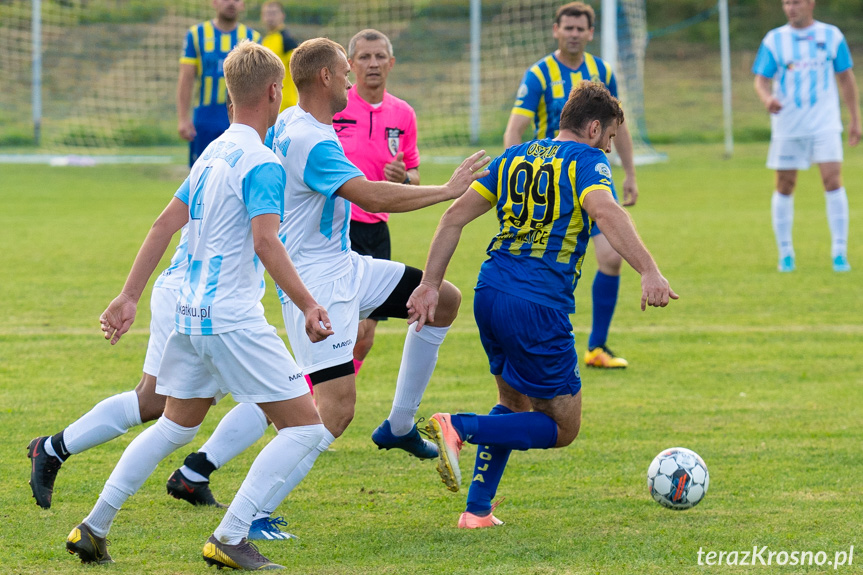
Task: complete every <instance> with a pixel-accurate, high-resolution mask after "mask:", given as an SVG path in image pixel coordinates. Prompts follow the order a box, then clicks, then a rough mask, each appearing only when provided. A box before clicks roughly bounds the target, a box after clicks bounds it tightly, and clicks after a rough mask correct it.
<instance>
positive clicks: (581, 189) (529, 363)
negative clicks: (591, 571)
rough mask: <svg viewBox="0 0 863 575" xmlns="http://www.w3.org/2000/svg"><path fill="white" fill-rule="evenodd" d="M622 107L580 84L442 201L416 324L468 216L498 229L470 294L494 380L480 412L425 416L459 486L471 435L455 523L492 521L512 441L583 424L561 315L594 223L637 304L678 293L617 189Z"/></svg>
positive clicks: (571, 302)
mask: <svg viewBox="0 0 863 575" xmlns="http://www.w3.org/2000/svg"><path fill="white" fill-rule="evenodd" d="M622 122H623V110H622V109H621V108H620V105H619V103H618V101H617V99H616V98H614V97H613V96H612V95H611V94H610V93H609V91H608V89H607V88H606V87H605V86H603V85H602V84H600V83H597V82H582V83H580V84H579V85H578V86H576V88H575V89H574V90H573V91H572V93H571V95H570V97H569V100H568V101H567V103H566V105H565V106H564V108H563V112H562V115H561V119H560V132H559V134H558V136H557V138H555V139H551V138H545V139H541V140H536V141H533V142H528V143H525V144H520V145H518V146H514V147H512V148H509V149H508V150H507V151H506V152H504V154H503V155H502V156H500V157H498V158H497V159H495V160H494V161H493V162H492V163H491V164H490V166H489V170H490V174H489V175H488V176H486V177H484V178H480V179H479V180H477V181H476V182H474V183H473V184H472V185H471V189H470V190H468V191H467V193H465V195H464V196H462V197H461V198H459V199H458V200H456V202H455V203H454V204H453V205H452V206H451V207H450V208H449V209H448V210H447V211H446V213H445V214H444V216H443V218H442V219H441V221H440V224H439V225H438V229H437V231H436V232H435V236H434V240H433V241H432V245H431V248H430V250H429V255H428V260H427V261H426V267H425V272H424V273H423V278H422V282H421V283H420V285H419V287H417V288H416V289H415V290H414V292H413V294H412V295H411V297H410V299H409V300H408V314H409V315H408V321H409V322H417V324H418V328H420V329H421V328H422V325H423V324H424V323H425V322H426V321H427V320H430V319H433V318H434V315H435V308H436V305H437V295H438V289H439V286H440V285H441V282H442V281H443V276H444V271H445V270H446V267H447V264H448V263H449V261H450V259H451V257H452V254H453V253H454V251H455V248H456V246H457V245H458V241H459V238H460V237H461V232H462V229H463V228H464V226H465V225H466V224H468V223H469V222H470V221H472V220H474V219H476V218H478V217H479V216H480V215H482V214H484V213H485V212H487V211H488V210H490V209H494V211H495V214H496V215H497V219H498V221H499V222H500V231H499V232H498V233H497V235H496V236H495V237H494V238H493V239H492V241H491V243H490V244H489V247H488V249H487V253H488V256H489V257H488V259H487V260H486V261H485V262H484V263H483V264H482V268H481V269H480V272H479V280H478V282H477V286H476V293H475V296H474V316H475V318H476V322H477V327H478V328H479V334H480V340H481V341H482V345H483V348H484V349H485V352H486V354H487V355H488V359H489V365H490V367H491V373H492V375H494V377H495V380H496V381H497V387H498V394H499V396H498V397H499V401H498V404H497V405H495V406H494V408H492V410H491V413H490V414H489V415H476V414H472V413H471V414H448V413H436V414H435V415H433V416H432V417H431V419H430V421H429V424H428V426H427V428H426V429H427V431H428V432H429V436H430V437H431V438H433V439H434V440H435V441H436V442H437V444H438V447H439V451H440V462H439V463H438V471H439V472H440V474H441V478H442V479H443V480H444V483H446V485H447V487H448V488H449V489H450V490H451V491H458V489H459V485H460V483H461V474H460V472H459V466H458V453H459V450H460V449H461V446H462V444H463V442H465V441H467V442H469V443H473V444H476V445H477V446H479V447H478V449H477V458H476V466H475V468H474V475H473V480H472V482H471V486H470V491H469V492H468V499H467V509H466V510H465V512H464V513H462V515H461V518H460V519H459V522H458V526H459V527H462V528H476V527H492V526H495V525H500V524H501V523H502V522H501V521H500V520H499V519H497V518H496V517H494V515H493V514H492V510H493V508H494V506H493V505H492V499H493V498H494V496H495V493H496V491H497V486H498V484H499V482H500V479H501V477H502V475H503V471H504V468H505V466H506V462H507V459H508V458H509V454H510V452H511V450H513V449H518V450H525V449H531V448H538V449H546V448H550V447H564V446H566V445H569V444H570V443H572V441H573V440H574V439H575V437H576V436H577V435H578V431H579V427H580V425H581V377H580V375H579V371H578V354H577V353H576V351H575V346H574V339H573V335H572V324H571V323H570V320H569V314H570V313H572V312H573V311H574V310H575V299H574V295H573V290H574V289H575V286H576V283H577V282H578V277H579V275H580V270H581V262H582V260H583V259H584V254H585V251H586V249H587V244H588V240H589V238H590V228H591V226H592V225H596V224H599V225H602V227H603V230H605V234H606V235H607V237H608V240H609V242H610V243H611V245H612V246H613V247H614V249H616V250H617V251H618V252H619V253H620V254H621V255H622V256H623V257H624V258H625V259H626V261H627V262H629V263H630V264H631V265H632V267H633V268H634V269H635V270H636V271H637V272H638V273H640V274H641V288H642V294H641V308H642V309H645V306H646V305H650V306H657V307H664V306H666V305H668V302H669V299H677V294H675V293H674V291H672V290H671V288H670V286H669V285H668V281H666V279H665V278H664V277H662V274H661V273H660V272H659V268H658V267H657V266H656V263H655V262H654V261H653V257H651V255H650V253H649V252H648V251H647V248H645V247H644V244H643V243H642V242H641V240H640V239H639V237H638V234H637V232H636V231H635V227H634V226H633V224H632V221H631V220H630V218H629V216H628V215H627V214H626V212H625V211H624V210H623V208H621V207H620V206H619V205H618V203H617V201H616V200H615V199H614V197H613V195H612V193H611V191H612V180H611V168H610V167H609V165H608V160H607V159H606V157H605V155H604V154H603V153H602V152H603V150H605V151H608V150H609V148H610V146H611V141H612V140H613V139H614V137H615V134H616V132H617V130H618V127H619V125H620V124H621V123H622Z"/></svg>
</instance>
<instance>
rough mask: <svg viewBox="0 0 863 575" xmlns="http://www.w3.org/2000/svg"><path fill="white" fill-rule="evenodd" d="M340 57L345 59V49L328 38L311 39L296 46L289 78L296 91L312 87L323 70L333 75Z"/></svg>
mask: <svg viewBox="0 0 863 575" xmlns="http://www.w3.org/2000/svg"><path fill="white" fill-rule="evenodd" d="M340 56H341V57H344V58H346V57H347V56H346V55H345V49H344V48H343V47H342V45H341V44H339V43H338V42H333V41H332V40H330V39H329V38H312V39H311V40H306V41H305V42H303V43H302V44H300V45H299V46H297V48H296V49H295V50H294V53H293V54H292V55H291V78H293V80H294V85H295V86H296V87H297V90H303V89H305V88H307V87H309V86H311V85H313V84H314V83H315V80H316V79H317V77H318V74H319V73H320V71H321V69H323V68H326V69H328V70H329V71H330V72H333V73H335V68H336V64H337V63H338V61H339V57H340Z"/></svg>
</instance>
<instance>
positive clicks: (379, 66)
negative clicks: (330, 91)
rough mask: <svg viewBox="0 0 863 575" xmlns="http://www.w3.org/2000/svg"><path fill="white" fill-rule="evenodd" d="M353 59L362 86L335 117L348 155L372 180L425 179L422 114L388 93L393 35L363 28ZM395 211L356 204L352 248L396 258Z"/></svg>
mask: <svg viewBox="0 0 863 575" xmlns="http://www.w3.org/2000/svg"><path fill="white" fill-rule="evenodd" d="M348 63H349V64H350V66H351V71H352V72H353V73H354V76H355V77H356V84H354V85H353V86H352V87H351V89H350V90H348V106H347V108H345V109H344V110H342V111H341V112H339V113H337V114H336V115H335V116H334V117H333V128H334V129H335V130H336V135H337V136H338V137H339V142H340V143H341V144H342V148H344V150H345V155H346V156H347V157H348V159H349V160H350V161H351V163H352V164H353V165H355V166H356V167H358V168H359V169H360V171H361V172H362V173H363V175H364V176H365V177H366V178H368V179H369V180H371V181H388V182H395V183H398V184H402V183H404V184H412V185H414V186H418V185H419V183H420V173H419V163H420V157H419V150H417V117H416V113H415V112H414V110H413V108H411V107H410V105H409V104H408V103H407V102H405V101H404V100H400V99H399V98H396V97H395V96H393V95H392V94H390V93H389V92H387V89H386V88H387V76H388V75H389V73H390V71H391V70H392V69H393V66H394V65H395V63H396V59H395V56H394V54H393V45H392V43H391V42H390V39H389V38H387V37H386V36H385V35H384V34H383V33H381V32H378V31H377V30H371V29H367V30H362V31H360V32H358V33H357V34H356V35H354V37H353V38H351V41H350V42H349V43H348ZM388 219H389V214H388V213H386V212H383V213H376V214H372V213H369V212H367V211H365V210H364V209H362V208H361V207H359V206H351V232H350V236H351V249H352V250H354V251H355V252H357V253H359V254H362V255H366V256H372V257H373V258H380V259H384V260H388V259H390V255H391V248H390V230H389V226H388V225H387V220H388ZM381 320H386V318H385V317H380V316H375V317H369V318H367V319H364V320H363V321H361V322H360V325H359V329H358V332H357V341H356V343H355V344H354V366H355V368H356V371H357V373H359V371H360V367H361V366H362V364H363V360H364V359H365V358H366V356H367V355H368V353H369V351H370V350H371V348H372V345H373V344H374V340H375V328H376V327H377V323H378V321H381Z"/></svg>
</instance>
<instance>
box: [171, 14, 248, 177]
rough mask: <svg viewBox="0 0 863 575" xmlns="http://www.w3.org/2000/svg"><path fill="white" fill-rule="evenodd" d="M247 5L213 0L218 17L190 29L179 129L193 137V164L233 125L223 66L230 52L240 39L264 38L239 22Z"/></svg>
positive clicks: (180, 84)
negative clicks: (195, 97)
mask: <svg viewBox="0 0 863 575" xmlns="http://www.w3.org/2000/svg"><path fill="white" fill-rule="evenodd" d="M243 6H244V4H243V0H213V8H215V10H216V17H215V18H213V19H212V20H207V21H206V22H201V23H200V24H196V25H194V26H192V27H191V28H189V31H188V32H187V33H186V39H185V41H184V43H183V55H182V56H181V57H180V76H179V80H178V81H177V131H178V132H179V134H180V137H181V138H183V139H184V140H188V141H189V166H191V165H192V164H194V163H195V160H197V159H198V156H199V155H200V154H201V152H203V151H204V148H206V147H207V146H208V145H209V143H210V142H212V141H213V140H215V139H216V138H218V137H219V136H220V135H222V132H224V131H225V130H227V129H228V125H230V122H229V121H228V112H227V109H226V106H225V102H226V100H225V98H226V96H227V89H226V88H225V74H224V71H223V68H222V66H223V64H224V62H225V58H226V57H227V55H228V52H230V51H231V50H232V49H233V47H234V46H236V45H237V44H238V43H239V41H240V40H243V39H248V40H252V41H254V42H259V41H260V39H261V35H260V34H259V33H258V32H256V31H255V30H252V29H251V28H249V27H248V26H246V25H245V24H241V23H240V22H239V20H238V18H239V15H240V12H241V11H242V9H243ZM196 79H197V80H199V81H200V96H199V98H198V104H197V105H196V106H195V111H194V116H193V119H190V118H189V110H190V108H191V105H192V89H193V88H194V86H195V80H196Z"/></svg>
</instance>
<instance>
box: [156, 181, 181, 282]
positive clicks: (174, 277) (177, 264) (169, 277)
mask: <svg viewBox="0 0 863 575" xmlns="http://www.w3.org/2000/svg"><path fill="white" fill-rule="evenodd" d="M183 185H184V186H188V179H187V180H186V181H185V182H183ZM188 230H189V225H188V224H186V225H185V226H183V228H182V229H181V230H180V241H179V243H177V249H175V250H174V255H173V256H171V265H169V266H168V267H167V268H165V269H164V270H163V271H162V273H160V274H159V277H157V278H156V283H155V284H154V286H153V287H157V288H166V289H180V286H181V285H183V277H185V275H186V268H187V267H188V266H189V234H188Z"/></svg>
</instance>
